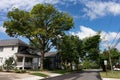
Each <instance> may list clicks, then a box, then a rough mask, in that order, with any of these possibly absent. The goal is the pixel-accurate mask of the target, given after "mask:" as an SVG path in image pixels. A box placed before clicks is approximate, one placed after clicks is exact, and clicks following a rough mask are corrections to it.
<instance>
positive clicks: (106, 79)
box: [102, 78, 120, 80]
mask: <svg viewBox="0 0 120 80" xmlns="http://www.w3.org/2000/svg"><path fill="white" fill-rule="evenodd" d="M102 80H120V79H115V78H103V79H102Z"/></svg>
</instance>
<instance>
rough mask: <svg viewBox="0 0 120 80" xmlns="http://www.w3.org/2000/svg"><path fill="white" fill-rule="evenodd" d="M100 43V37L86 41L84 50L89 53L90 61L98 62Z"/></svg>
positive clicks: (93, 37)
mask: <svg viewBox="0 0 120 80" xmlns="http://www.w3.org/2000/svg"><path fill="white" fill-rule="evenodd" d="M99 43H100V35H99V34H98V35H95V36H92V37H89V38H86V39H85V40H84V49H85V52H86V53H87V58H89V59H90V60H93V61H95V60H97V59H98V57H99V51H100V50H99Z"/></svg>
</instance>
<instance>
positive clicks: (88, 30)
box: [71, 26, 96, 39]
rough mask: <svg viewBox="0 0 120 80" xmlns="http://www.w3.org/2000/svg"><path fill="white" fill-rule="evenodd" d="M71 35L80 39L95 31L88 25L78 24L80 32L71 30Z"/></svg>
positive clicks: (91, 34) (93, 33)
mask: <svg viewBox="0 0 120 80" xmlns="http://www.w3.org/2000/svg"><path fill="white" fill-rule="evenodd" d="M71 34H72V35H76V36H78V37H79V38H80V39H84V38H86V37H90V36H93V35H95V34H96V31H94V30H92V29H91V28H89V27H85V26H80V32H77V33H75V32H71Z"/></svg>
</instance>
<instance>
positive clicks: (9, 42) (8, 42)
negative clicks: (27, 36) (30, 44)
mask: <svg viewBox="0 0 120 80" xmlns="http://www.w3.org/2000/svg"><path fill="white" fill-rule="evenodd" d="M0 46H27V44H26V43H25V42H23V41H21V40H19V39H7V40H0Z"/></svg>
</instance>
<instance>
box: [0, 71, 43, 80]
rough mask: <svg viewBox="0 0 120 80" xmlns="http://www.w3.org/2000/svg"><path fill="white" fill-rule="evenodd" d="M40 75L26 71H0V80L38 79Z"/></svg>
mask: <svg viewBox="0 0 120 80" xmlns="http://www.w3.org/2000/svg"><path fill="white" fill-rule="evenodd" d="M41 78H42V77H38V76H33V75H30V74H28V73H21V74H18V73H9V72H0V80H39V79H41Z"/></svg>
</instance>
